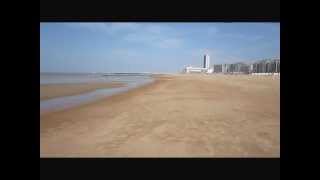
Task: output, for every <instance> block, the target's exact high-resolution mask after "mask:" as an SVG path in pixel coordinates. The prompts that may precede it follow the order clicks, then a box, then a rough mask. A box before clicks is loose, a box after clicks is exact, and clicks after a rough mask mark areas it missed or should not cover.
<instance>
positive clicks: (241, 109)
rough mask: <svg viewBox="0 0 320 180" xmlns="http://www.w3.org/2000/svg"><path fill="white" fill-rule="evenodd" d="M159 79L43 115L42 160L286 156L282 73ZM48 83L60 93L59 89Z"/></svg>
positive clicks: (184, 76)
mask: <svg viewBox="0 0 320 180" xmlns="http://www.w3.org/2000/svg"><path fill="white" fill-rule="evenodd" d="M155 79H156V80H155V81H154V82H153V83H151V84H148V85H144V86H142V87H140V88H137V89H134V90H131V91H129V92H126V93H122V94H118V95H113V96H111V97H107V98H104V99H101V100H98V101H95V102H92V103H88V104H84V105H81V106H78V107H75V108H71V109H66V110H62V111H58V112H48V113H45V114H41V115H40V157H280V78H279V77H274V76H250V75H170V76H169V75H167V76H157V77H155ZM41 88H43V89H42V90H44V91H47V92H48V91H51V93H46V94H55V93H53V92H55V90H54V88H47V89H46V87H41ZM64 89H69V88H64ZM70 89H72V88H70ZM79 89H81V88H79ZM84 89H85V88H84ZM66 91H68V90H65V91H64V93H61V92H59V91H57V94H55V95H54V96H60V95H66V94H68V93H69V92H68V93H66ZM70 91H71V90H70ZM73 93H74V91H73ZM54 96H53V95H52V96H51V97H54ZM40 98H41V97H40ZM43 98H48V95H47V96H43Z"/></svg>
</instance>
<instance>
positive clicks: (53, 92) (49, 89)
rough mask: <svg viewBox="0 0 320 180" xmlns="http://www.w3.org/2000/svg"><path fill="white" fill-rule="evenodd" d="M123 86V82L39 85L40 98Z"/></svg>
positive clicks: (44, 98)
mask: <svg viewBox="0 0 320 180" xmlns="http://www.w3.org/2000/svg"><path fill="white" fill-rule="evenodd" d="M123 86H125V84H123V83H119V82H110V83H77V84H46V85H40V100H46V99H51V98H56V97H62V96H71V95H77V94H81V93H85V92H90V91H93V90H96V89H105V88H116V87H123Z"/></svg>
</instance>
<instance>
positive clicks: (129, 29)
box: [67, 23, 182, 48]
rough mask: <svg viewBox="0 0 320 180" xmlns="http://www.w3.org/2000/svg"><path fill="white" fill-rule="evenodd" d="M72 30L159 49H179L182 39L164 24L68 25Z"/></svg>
mask: <svg viewBox="0 0 320 180" xmlns="http://www.w3.org/2000/svg"><path fill="white" fill-rule="evenodd" d="M67 25H68V26H69V27H72V28H83V29H86V30H89V31H93V32H103V33H107V34H108V35H113V36H119V37H120V39H122V40H124V41H127V42H129V43H136V44H141V45H146V46H152V47H157V48H178V47H180V46H181V45H182V39H181V38H180V37H179V34H178V33H177V32H176V31H173V30H172V29H171V28H170V27H169V26H167V25H164V24H157V23H155V24H150V23H67Z"/></svg>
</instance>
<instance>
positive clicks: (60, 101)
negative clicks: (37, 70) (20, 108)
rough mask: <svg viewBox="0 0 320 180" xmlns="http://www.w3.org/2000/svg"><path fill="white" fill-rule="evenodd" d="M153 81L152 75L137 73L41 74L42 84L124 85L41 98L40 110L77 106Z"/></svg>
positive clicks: (46, 110)
mask: <svg viewBox="0 0 320 180" xmlns="http://www.w3.org/2000/svg"><path fill="white" fill-rule="evenodd" d="M152 81H153V79H152V77H151V76H150V75H136V74H121V75H119V74H108V75H104V74H58V73H55V74H53V73H46V74H44V73H42V74H40V84H61V83H63V84H66V83H67V84H68V83H87V82H121V83H125V84H126V86H124V87H117V88H108V89H97V90H94V91H91V92H87V93H83V94H78V95H73V96H65V97H57V98H53V99H47V100H40V112H41V113H43V112H48V111H55V110H61V109H66V108H70V107H75V106H78V105H80V104H83V103H88V102H92V101H95V100H97V99H100V98H104V97H108V96H111V95H114V94H118V93H121V92H125V91H128V90H130V89H133V88H136V87H139V86H142V85H144V84H147V83H151V82H152Z"/></svg>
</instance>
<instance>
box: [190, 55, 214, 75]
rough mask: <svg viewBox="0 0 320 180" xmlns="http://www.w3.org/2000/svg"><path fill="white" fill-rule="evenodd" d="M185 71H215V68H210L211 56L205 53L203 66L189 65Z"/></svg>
mask: <svg viewBox="0 0 320 180" xmlns="http://www.w3.org/2000/svg"><path fill="white" fill-rule="evenodd" d="M184 72H185V73H213V68H210V56H209V55H207V54H205V55H204V58H203V67H202V68H200V67H192V66H187V67H186V68H185V69H184Z"/></svg>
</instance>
